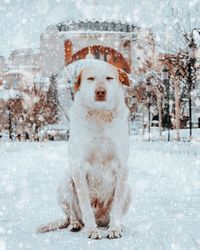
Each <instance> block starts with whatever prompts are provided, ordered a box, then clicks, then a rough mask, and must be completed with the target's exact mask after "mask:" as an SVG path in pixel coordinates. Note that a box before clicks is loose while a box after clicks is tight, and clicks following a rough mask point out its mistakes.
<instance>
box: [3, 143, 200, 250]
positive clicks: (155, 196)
mask: <svg viewBox="0 0 200 250" xmlns="http://www.w3.org/2000/svg"><path fill="white" fill-rule="evenodd" d="M199 146H200V145H199V144H198V143H196V144H192V147H193V148H195V147H199ZM178 148H184V150H177V149H178ZM169 149H170V150H169ZM190 149H191V147H190V144H189V143H185V144H184V143H176V142H173V143H171V144H168V143H167V142H151V143H149V142H134V141H132V147H131V154H130V160H129V167H130V178H129V183H130V185H131V187H132V191H133V202H132V205H131V208H130V211H129V212H128V214H127V215H126V217H125V232H124V235H123V237H122V238H121V239H117V240H108V239H106V238H104V239H103V240H99V241H95V240H90V239H87V238H86V235H85V234H84V233H83V232H79V233H71V232H68V230H66V229H64V230H60V231H57V232H50V233H46V234H37V233H36V231H35V229H36V227H37V226H38V225H40V224H43V223H46V222H49V221H52V220H54V219H57V218H60V217H61V216H62V212H61V210H60V208H59V207H58V205H57V203H56V188H57V186H58V183H59V181H60V179H61V178H62V176H63V174H64V171H65V167H66V166H67V164H68V161H67V153H66V151H67V142H43V143H33V142H25V143H22V142H21V143H20V142H18V143H17V142H14V143H10V142H2V143H1V144H0V250H5V249H6V250H7V249H12V250H17V249H31V250H40V249H41V250H44V249H46V250H64V249H65V250H66V249H72V250H73V249H98V250H101V249H103V250H105V249H117V250H121V249H122V250H129V249H130V250H131V249H135V250H147V249H151V250H159V249H163V250H196V249H200V155H198V154H193V153H192V151H191V150H190ZM168 152H170V153H168ZM103 234H104V235H106V231H105V230H104V231H103Z"/></svg>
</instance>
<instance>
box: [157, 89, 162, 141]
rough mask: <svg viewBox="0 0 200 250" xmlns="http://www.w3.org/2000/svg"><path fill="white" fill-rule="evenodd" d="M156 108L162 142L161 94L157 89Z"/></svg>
mask: <svg viewBox="0 0 200 250" xmlns="http://www.w3.org/2000/svg"><path fill="white" fill-rule="evenodd" d="M157 106H158V119H159V121H158V122H159V129H160V139H161V140H162V106H161V93H160V91H159V90H158V89H157Z"/></svg>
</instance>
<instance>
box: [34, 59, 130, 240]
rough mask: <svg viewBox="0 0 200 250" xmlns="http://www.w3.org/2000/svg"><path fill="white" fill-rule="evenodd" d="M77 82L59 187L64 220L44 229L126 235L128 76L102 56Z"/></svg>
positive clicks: (86, 67)
mask: <svg viewBox="0 0 200 250" xmlns="http://www.w3.org/2000/svg"><path fill="white" fill-rule="evenodd" d="M91 61H93V63H92V64H90V65H89V64H88V65H86V66H85V67H84V69H83V70H82V71H81V73H80V74H79V76H78V77H77V81H76V83H75V91H76V94H75V100H74V103H73V105H72V107H71V110H70V126H71V129H70V139H69V174H67V176H66V178H65V180H64V181H63V183H62V185H61V186H60V188H59V192H58V194H59V198H58V199H59V203H60V204H61V207H62V209H63V210H64V212H65V215H66V220H65V221H64V222H60V223H57V222H56V223H50V224H48V225H46V226H43V227H40V228H39V231H40V232H47V231H51V230H56V229H59V228H64V227H68V228H69V229H70V230H71V231H79V230H80V229H81V228H82V227H83V226H85V229H86V231H87V234H88V237H89V238H92V239H100V238H101V234H100V231H99V229H98V227H108V238H110V239H113V238H119V237H121V235H122V217H123V215H124V214H125V213H126V212H127V210H128V207H129V204H130V201H131V195H130V189H129V188H128V186H127V177H128V166H127V160H128V155H129V134H128V121H127V117H128V108H127V107H126V105H125V101H124V93H123V87H122V84H124V85H129V80H128V76H127V74H126V73H125V72H124V71H122V70H120V69H117V68H115V67H114V66H112V65H110V64H108V63H106V62H103V61H99V60H91Z"/></svg>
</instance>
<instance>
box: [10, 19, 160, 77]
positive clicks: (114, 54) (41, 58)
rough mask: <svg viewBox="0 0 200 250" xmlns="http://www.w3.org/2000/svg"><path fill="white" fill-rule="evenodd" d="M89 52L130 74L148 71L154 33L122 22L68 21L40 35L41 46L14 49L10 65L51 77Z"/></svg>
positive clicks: (150, 62)
mask: <svg viewBox="0 0 200 250" xmlns="http://www.w3.org/2000/svg"><path fill="white" fill-rule="evenodd" d="M89 53H90V57H93V58H96V59H100V60H104V61H107V62H108V63H110V64H113V65H115V66H117V67H119V68H122V69H124V70H125V71H126V72H127V73H129V74H131V73H136V72H145V71H146V70H148V69H147V68H149V67H151V65H152V60H153V58H154V56H155V43H154V38H153V34H152V33H151V31H150V30H148V29H141V28H139V27H137V26H135V25H134V24H130V23H122V22H120V21H91V20H79V21H65V22H62V23H58V24H56V25H51V26H49V27H47V29H46V31H45V32H44V33H42V34H41V36H40V48H38V49H19V50H14V51H12V52H11V54H10V55H9V57H8V64H9V66H10V68H12V69H23V70H27V71H29V72H33V74H37V73H38V72H41V73H42V75H44V76H51V75H52V74H54V73H59V72H60V71H61V70H62V69H63V68H64V67H65V66H67V65H69V64H70V63H72V62H74V61H76V60H79V59H83V58H86V57H87V55H88V54H89Z"/></svg>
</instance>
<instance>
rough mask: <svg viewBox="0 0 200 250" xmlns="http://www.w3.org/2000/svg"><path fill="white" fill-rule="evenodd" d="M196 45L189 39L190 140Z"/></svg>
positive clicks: (192, 39)
mask: <svg viewBox="0 0 200 250" xmlns="http://www.w3.org/2000/svg"><path fill="white" fill-rule="evenodd" d="M196 46H197V45H196V43H195V42H194V38H193V37H192V38H191V42H190V44H189V60H188V64H187V68H188V76H187V82H188V90H189V121H190V140H191V138H192V97H191V92H192V88H193V78H194V75H193V74H195V72H194V70H193V69H194V65H195V61H196V59H195V50H196Z"/></svg>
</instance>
